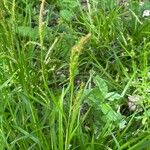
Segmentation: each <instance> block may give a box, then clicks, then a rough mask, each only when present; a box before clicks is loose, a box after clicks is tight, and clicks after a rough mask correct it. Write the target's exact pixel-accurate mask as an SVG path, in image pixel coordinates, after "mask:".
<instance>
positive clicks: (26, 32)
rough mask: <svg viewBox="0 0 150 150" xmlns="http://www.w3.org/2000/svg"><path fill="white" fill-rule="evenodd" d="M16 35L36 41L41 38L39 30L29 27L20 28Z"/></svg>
mask: <svg viewBox="0 0 150 150" xmlns="http://www.w3.org/2000/svg"><path fill="white" fill-rule="evenodd" d="M16 33H17V34H19V35H20V36H22V37H29V38H31V39H36V38H38V36H39V34H38V29H37V28H31V27H29V26H19V27H18V28H17V30H16Z"/></svg>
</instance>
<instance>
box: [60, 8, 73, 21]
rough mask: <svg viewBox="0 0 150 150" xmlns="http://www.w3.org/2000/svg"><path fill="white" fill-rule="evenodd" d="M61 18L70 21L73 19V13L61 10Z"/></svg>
mask: <svg viewBox="0 0 150 150" xmlns="http://www.w3.org/2000/svg"><path fill="white" fill-rule="evenodd" d="M60 16H61V17H62V18H63V19H64V20H66V21H70V20H71V18H72V17H73V13H72V12H71V11H69V10H67V9H64V10H61V11H60Z"/></svg>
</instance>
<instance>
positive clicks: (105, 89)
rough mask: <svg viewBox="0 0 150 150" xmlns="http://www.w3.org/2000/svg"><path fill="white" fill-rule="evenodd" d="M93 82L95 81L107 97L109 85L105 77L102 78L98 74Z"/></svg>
mask: <svg viewBox="0 0 150 150" xmlns="http://www.w3.org/2000/svg"><path fill="white" fill-rule="evenodd" d="M93 82H94V83H95V85H96V86H97V87H98V88H99V90H100V91H101V93H102V95H103V96H104V97H105V96H106V94H107V93H108V86H107V84H106V83H105V81H104V79H102V78H100V77H99V76H98V75H96V76H95V77H94V78H93Z"/></svg>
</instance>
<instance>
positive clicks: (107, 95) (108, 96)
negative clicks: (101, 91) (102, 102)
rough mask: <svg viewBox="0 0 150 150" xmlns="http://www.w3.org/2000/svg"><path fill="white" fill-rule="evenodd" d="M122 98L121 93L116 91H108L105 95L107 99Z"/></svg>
mask: <svg viewBox="0 0 150 150" xmlns="http://www.w3.org/2000/svg"><path fill="white" fill-rule="evenodd" d="M121 98H122V97H121V95H120V94H118V93H116V92H110V93H107V94H106V96H105V99H108V100H109V101H114V100H119V99H121Z"/></svg>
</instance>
